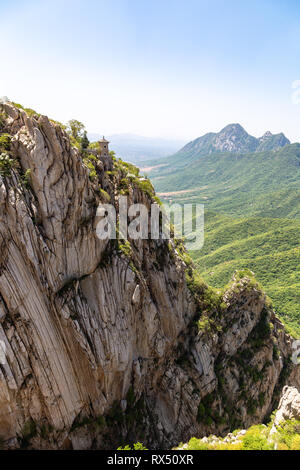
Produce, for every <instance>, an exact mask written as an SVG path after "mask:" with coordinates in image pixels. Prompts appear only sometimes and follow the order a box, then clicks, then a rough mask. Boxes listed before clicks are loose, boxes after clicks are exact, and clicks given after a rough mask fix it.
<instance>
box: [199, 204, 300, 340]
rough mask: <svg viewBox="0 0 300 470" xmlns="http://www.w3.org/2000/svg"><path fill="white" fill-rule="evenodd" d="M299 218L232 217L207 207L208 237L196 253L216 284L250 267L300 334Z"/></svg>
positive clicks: (201, 268)
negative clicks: (208, 209) (239, 270)
mask: <svg viewBox="0 0 300 470" xmlns="http://www.w3.org/2000/svg"><path fill="white" fill-rule="evenodd" d="M299 233H300V220H290V219H270V218H244V219H242V218H241V219H232V218H230V217H226V216H222V215H220V214H214V213H207V214H206V227H205V243H204V247H203V249H202V250H201V251H198V252H192V253H191V254H192V257H193V259H194V261H195V262H196V265H197V267H198V269H199V271H200V272H201V274H202V276H203V277H204V279H205V280H206V281H207V282H208V283H209V284H211V285H213V286H215V287H223V286H224V285H225V284H227V283H228V281H229V279H230V278H231V276H232V273H233V272H234V271H235V270H236V269H245V268H249V269H251V270H252V271H253V272H254V273H255V276H256V278H257V279H258V280H259V281H260V282H261V284H262V285H263V286H264V288H265V290H266V292H267V294H268V295H269V297H270V298H271V299H272V301H273V304H274V307H275V309H276V311H277V313H278V315H279V316H280V317H281V318H282V319H283V320H284V322H285V323H286V324H287V326H288V327H289V329H290V331H291V332H293V333H294V334H297V336H299V335H300V307H299V305H300V268H299V267H300V247H299Z"/></svg>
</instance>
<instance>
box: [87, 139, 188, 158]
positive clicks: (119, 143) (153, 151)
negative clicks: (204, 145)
mask: <svg viewBox="0 0 300 470" xmlns="http://www.w3.org/2000/svg"><path fill="white" fill-rule="evenodd" d="M88 137H89V139H90V141H95V140H98V139H99V138H100V137H102V135H100V134H89V135H88ZM105 137H106V138H107V139H108V140H109V141H110V148H111V150H114V151H115V152H116V154H117V156H119V157H120V158H122V159H123V160H127V161H130V162H132V163H139V162H142V161H146V160H151V159H159V158H163V157H166V156H168V155H171V154H172V153H174V152H176V151H177V150H178V149H180V148H181V147H182V146H183V145H184V144H185V142H184V141H183V140H171V139H158V138H150V137H143V136H139V135H135V134H114V135H109V136H105Z"/></svg>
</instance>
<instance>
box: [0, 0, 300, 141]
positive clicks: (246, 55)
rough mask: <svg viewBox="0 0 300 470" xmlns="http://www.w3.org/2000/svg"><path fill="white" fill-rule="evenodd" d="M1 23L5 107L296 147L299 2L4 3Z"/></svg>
mask: <svg viewBox="0 0 300 470" xmlns="http://www.w3.org/2000/svg"><path fill="white" fill-rule="evenodd" d="M0 18H1V42H0V52H1V55H0V96H2V95H7V96H8V97H9V98H10V99H11V100H13V101H17V102H20V103H22V104H24V105H25V106H28V107H32V108H34V109H36V110H37V111H39V112H41V113H44V114H48V115H49V116H51V117H53V118H54V119H57V120H60V121H63V122H66V121H67V120H68V119H71V118H77V119H79V120H81V121H83V122H84V123H85V124H86V126H87V128H88V130H89V131H90V132H101V133H105V134H108V135H109V134H113V133H122V132H130V133H136V134H141V135H146V136H153V137H164V136H165V137H174V138H180V139H181V138H183V139H192V138H195V137H198V136H199V135H202V134H203V133H205V132H207V131H217V130H220V129H221V128H222V127H224V126H225V125H226V124H228V123H232V122H239V123H240V124H242V125H243V126H244V127H245V128H246V130H247V131H248V132H250V133H252V134H253V135H256V136H259V135H261V134H262V133H264V132H265V131H266V130H271V131H272V132H280V131H283V132H285V133H286V135H287V136H288V137H289V138H290V139H292V140H293V141H296V140H297V141H300V99H297V100H295V101H296V102H297V101H299V104H293V102H292V93H293V89H292V83H293V82H295V81H296V80H300V47H299V46H300V1H299V0H224V1H222V0H207V1H206V0H64V1H62V0H59V1H57V0H49V1H48V0H38V1H37V0H31V1H27V0H19V1H17V0H0ZM298 85H300V82H299V83H298ZM299 88H300V86H299ZM299 97H300V94H299Z"/></svg>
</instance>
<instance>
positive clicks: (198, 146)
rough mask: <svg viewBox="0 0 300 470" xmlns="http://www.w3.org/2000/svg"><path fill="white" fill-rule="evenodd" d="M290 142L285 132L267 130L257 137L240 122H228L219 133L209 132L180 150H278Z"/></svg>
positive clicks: (197, 151) (199, 152)
mask: <svg viewBox="0 0 300 470" xmlns="http://www.w3.org/2000/svg"><path fill="white" fill-rule="evenodd" d="M288 144H290V141H289V140H288V139H287V138H286V137H285V135H284V134H282V133H281V134H277V135H273V134H272V133H271V132H270V131H267V132H266V133H265V134H264V135H263V136H262V137H260V138H258V139H257V138H256V137H253V136H252V135H250V134H248V132H247V131H246V130H245V129H244V128H243V127H242V126H241V125H240V124H238V123H234V124H228V125H227V126H225V127H224V128H223V129H222V130H221V131H220V132H218V133H208V134H205V135H204V136H202V137H199V138H197V139H196V140H193V141H192V142H190V143H189V144H187V145H186V146H185V147H183V149H182V150H181V151H180V152H186V151H187V152H189V153H190V154H193V153H198V154H200V155H205V154H211V153H218V152H219V153H220V152H233V153H253V152H263V151H266V150H276V149H278V148H281V147H284V146H285V145H288Z"/></svg>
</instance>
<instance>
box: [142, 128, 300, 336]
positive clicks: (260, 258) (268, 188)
mask: <svg viewBox="0 0 300 470" xmlns="http://www.w3.org/2000/svg"><path fill="white" fill-rule="evenodd" d="M212 136H214V134H208V135H207V136H205V139H203V138H200V139H202V140H201V142H200V143H201V146H202V147H205V146H206V147H207V145H210V144H209V139H211V138H212ZM275 137H276V139H277V140H278V139H280V138H281V137H280V135H279V137H278V136H275ZM243 139H244V136H243ZM276 139H275V140H274V141H276ZM197 141H198V143H197ZM234 141H235V142H236V139H235V140H234ZM243 142H244V140H243ZM263 145H265V146H266V147H267V146H268V145H269V143H268V142H266V143H264V142H262V144H261V145H260V147H258V150H259V149H260V148H261V147H262V146H263ZM237 146H238V145H237ZM206 147H205V148H206ZM160 165H163V166H160V167H156V166H155V165H152V166H153V168H151V169H150V171H149V173H148V175H149V176H150V178H151V180H152V182H153V184H154V186H155V189H156V191H157V192H158V193H159V195H160V197H161V199H162V200H163V201H168V202H170V201H171V202H180V203H191V202H198V203H203V204H205V207H206V209H205V244H204V247H203V249H202V250H201V251H199V252H193V253H192V257H193V258H194V260H195V262H196V264H197V266H198V268H199V271H200V273H201V274H202V276H203V277H204V278H205V280H206V281H207V282H208V283H209V284H211V285H213V286H215V287H223V286H224V285H226V284H227V283H228V281H229V279H230V278H231V276H232V274H233V272H234V271H235V270H236V269H244V268H249V269H251V270H252V271H253V272H254V273H255V275H256V277H257V279H258V280H259V281H260V282H261V284H262V285H263V286H264V288H265V290H266V292H267V294H268V295H269V296H270V297H271V299H272V301H273V304H274V307H275V309H276V311H277V313H278V315H279V316H280V317H281V318H282V319H283V320H284V322H285V323H286V325H287V326H288V327H289V329H290V331H292V332H293V333H294V334H297V336H300V243H299V234H300V185H299V182H300V144H291V145H285V146H283V147H282V148H279V149H276V150H274V149H273V150H268V151H264V152H259V151H256V152H253V153H238V152H227V153H222V152H212V153H208V154H204V153H202V150H201V149H199V139H196V141H194V142H192V143H191V144H188V145H187V146H185V147H184V148H183V149H182V150H181V151H179V152H178V153H177V154H175V155H173V156H171V157H168V158H167V159H164V160H161V161H160Z"/></svg>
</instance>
